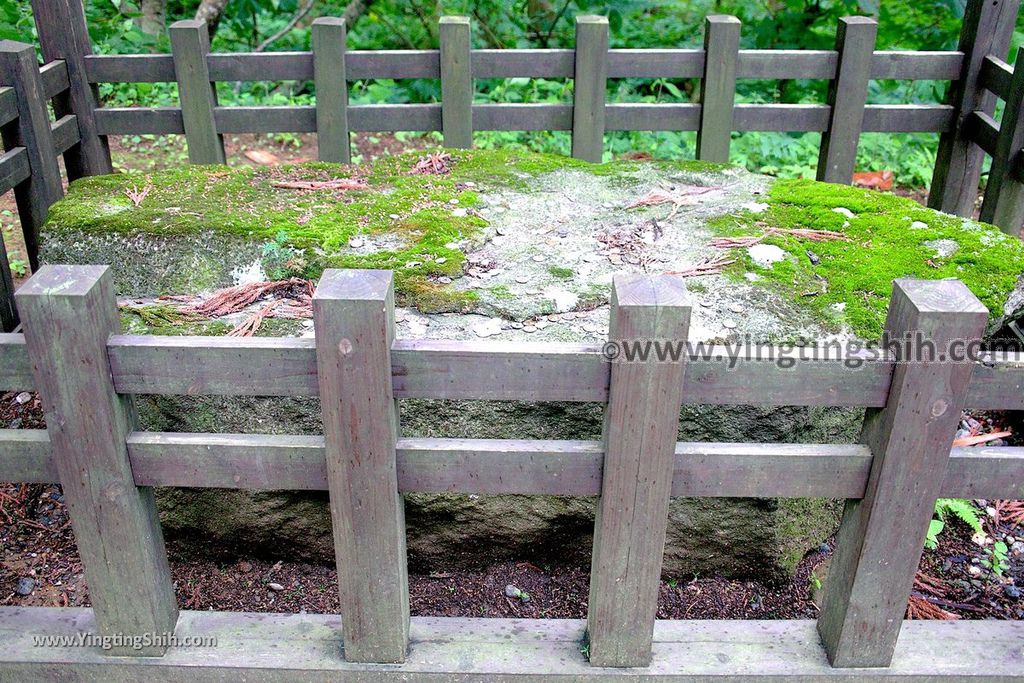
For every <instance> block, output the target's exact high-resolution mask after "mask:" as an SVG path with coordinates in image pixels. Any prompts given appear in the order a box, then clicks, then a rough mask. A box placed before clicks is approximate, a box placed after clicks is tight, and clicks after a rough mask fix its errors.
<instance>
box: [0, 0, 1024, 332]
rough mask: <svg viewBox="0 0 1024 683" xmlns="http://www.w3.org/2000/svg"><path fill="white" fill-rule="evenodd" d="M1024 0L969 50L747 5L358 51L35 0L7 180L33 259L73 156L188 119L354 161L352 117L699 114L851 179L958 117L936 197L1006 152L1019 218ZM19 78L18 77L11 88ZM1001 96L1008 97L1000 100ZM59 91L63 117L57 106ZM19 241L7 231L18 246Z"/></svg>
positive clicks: (968, 207)
mask: <svg viewBox="0 0 1024 683" xmlns="http://www.w3.org/2000/svg"><path fill="white" fill-rule="evenodd" d="M1018 4H1019V2H1018V1H1017V0H969V2H968V3H967V9H966V14H965V17H964V24H963V29H962V32H961V38H960V45H959V48H958V50H956V51H954V52H898V51H876V50H875V49H874V47H875V32H876V24H875V22H874V20H872V19H869V18H866V17H847V18H844V19H842V20H841V21H840V23H839V27H838V31H837V33H836V47H835V49H834V50H740V49H739V37H740V28H741V27H740V23H739V21H738V20H737V19H736V18H735V17H727V16H711V17H708V18H707V21H706V27H705V41H704V43H705V44H704V48H703V49H642V50H633V49H608V23H607V21H606V19H605V18H603V17H594V16H586V17H578V18H577V22H576V49H568V50H477V49H472V47H471V40H470V32H471V24H470V21H469V20H468V19H466V18H464V17H444V18H442V19H441V23H440V27H439V35H440V49H438V50H400V51H387V50H382V51H358V50H351V51H350V50H347V49H346V46H345V24H344V22H343V21H342V20H341V19H336V18H329V17H324V18H320V19H317V20H316V21H315V22H314V23H313V37H312V48H313V49H312V51H310V52H276V53H263V52H261V53H248V54H244V53H240V54H213V53H210V47H209V41H208V38H207V34H206V28H205V26H204V25H203V24H202V23H200V22H196V21H179V22H177V23H175V24H174V25H173V26H171V28H170V35H171V44H172V48H173V53H172V54H145V55H94V54H92V46H91V44H90V42H89V37H88V31H87V27H86V23H85V16H84V12H83V9H82V4H81V0H32V9H33V15H34V18H35V21H36V28H37V33H38V35H39V40H40V46H41V49H42V53H43V55H44V57H45V59H46V60H47V63H46V65H45V66H43V67H42V68H41V69H40V68H39V67H38V65H37V64H36V61H35V57H34V52H33V49H32V48H31V47H30V46H28V45H24V44H18V43H12V42H9V41H4V42H2V43H0V62H2V64H3V68H2V69H0V126H2V130H3V142H4V148H5V149H6V154H4V155H3V156H2V157H0V192H6V191H7V190H8V189H11V188H14V190H15V194H16V197H17V200H18V209H19V216H20V218H21V223H22V229H23V231H24V234H25V243H26V246H27V250H28V257H29V261H30V263H31V265H32V267H33V268H35V267H37V265H38V240H39V229H40V226H41V224H42V222H43V221H44V220H45V217H46V212H47V209H48V207H49V206H50V204H52V203H53V202H54V201H55V200H56V199H57V198H59V197H60V196H61V192H62V190H61V181H60V172H59V168H58V165H57V162H56V157H57V156H59V155H61V154H63V156H64V162H65V167H66V169H67V175H68V178H69V179H74V178H77V177H80V176H82V175H92V174H98V173H109V172H110V171H111V163H110V152H109V149H108V146H107V136H108V135H137V134H184V135H185V136H186V139H187V142H188V152H189V160H190V161H191V162H192V163H223V162H224V161H225V157H224V145H223V138H222V136H223V135H224V134H226V133H228V134H230V133H271V132H297V133H303V132H316V133H317V137H318V140H317V142H318V148H319V154H320V158H321V159H322V160H324V161H337V162H347V161H348V160H349V159H350V151H349V145H350V140H351V133H353V132H359V131H441V132H442V133H443V135H444V144H445V145H446V146H450V147H470V146H472V143H473V132H474V131H477V130H513V131H515V130H526V131H538V130H539V131H571V132H572V154H573V156H575V157H577V158H580V159H585V160H588V161H600V159H601V156H602V151H603V149H604V144H603V143H604V135H605V133H606V132H607V131H622V130H631V131H636V130H642V131H697V157H698V158H699V159H703V160H707V161H718V162H726V161H728V160H729V141H730V138H731V135H732V132H733V131H817V132H821V133H822V143H821V152H820V155H819V160H818V171H817V176H818V179H819V180H825V181H830V182H841V183H848V182H850V179H851V175H852V173H853V170H854V161H855V159H856V154H857V143H858V139H859V137H860V134H861V133H862V132H872V131H875V132H933V133H940V134H941V137H940V142H939V149H938V156H937V160H936V165H935V172H934V177H933V181H932V187H931V194H930V196H929V205H930V206H932V207H933V208H936V209H940V210H943V211H947V212H949V213H955V214H958V215H963V216H969V215H971V214H972V212H973V211H974V207H975V202H976V199H977V189H978V182H979V177H980V174H981V169H982V162H983V160H984V156H985V155H986V154H988V155H990V156H991V157H992V171H991V173H990V175H989V180H988V185H987V190H986V194H985V202H984V205H983V207H982V219H983V220H987V221H993V222H995V223H996V224H997V225H999V226H1000V227H1002V228H1003V229H1004V230H1006V231H1007V232H1010V233H1013V234H1017V232H1018V231H1019V229H1020V227H1021V224H1022V223H1024V190H1022V187H1024V184H1022V181H1024V163H1022V161H1021V155H1020V150H1021V148H1022V145H1024V126H1022V125H1021V119H1022V117H1024V108H1022V107H1021V99H1022V97H1024V75H1021V72H1020V70H1018V71H1017V72H1016V73H1015V72H1014V69H1013V68H1012V67H1010V66H1009V65H1007V64H1006V63H1005V62H1004V61H1003V58H1004V57H1005V56H1006V54H1007V51H1008V49H1009V44H1010V36H1011V34H1012V32H1013V27H1014V21H1015V18H1016V15H1017V10H1018ZM513 77H532V78H564V79H572V80H573V84H574V87H573V101H572V103H571V104H569V103H566V104H540V103H505V104H483V103H475V102H474V79H482V78H513ZM375 78H381V79H383V78H389V79H390V78H407V79H440V81H441V102H440V103H437V104H362V105H349V103H348V82H349V81H356V80H363V79H375ZM614 78H693V79H700V95H699V102H667V103H659V104H635V103H609V102H607V101H606V92H607V88H606V84H607V81H608V79H614ZM737 79H769V80H778V79H825V80H828V81H829V90H828V97H827V100H826V102H824V103H822V104H737V103H735V94H736V81H737ZM872 79H902V80H924V79H927V80H944V81H950V83H951V87H950V88H949V94H948V97H947V99H946V102H945V103H942V104H931V105H881V104H867V94H868V83H869V81H870V80H872ZM281 80H299V81H308V80H312V81H313V82H314V84H315V86H316V93H317V100H316V105H315V106H237V107H223V106H220V105H219V104H218V102H217V96H216V89H215V88H214V87H213V85H214V84H215V83H217V82H222V81H281ZM123 82H176V83H177V84H178V92H179V99H180V106H177V107H123V108H122V107H116V108H115V107H101V105H100V102H99V99H98V97H97V95H96V92H97V90H96V87H97V84H100V83H123ZM3 86H6V87H3ZM996 97H998V98H1000V99H1002V100H1004V101H1005V102H1006V106H1005V109H1004V114H1003V116H1002V121H1001V123H1000V122H996V121H995V120H993V118H992V115H993V112H994V105H995V100H996ZM47 101H50V102H52V104H53V111H54V112H55V115H56V117H57V119H56V121H50V119H49V117H48V114H47V106H46V103H47ZM2 249H3V246H2V245H0V250H2ZM0 257H3V258H0V323H2V326H3V327H2V329H4V330H10V329H13V328H14V326H15V325H16V321H17V313H16V311H15V310H14V305H13V302H12V298H11V290H12V285H11V278H10V273H9V272H8V268H7V259H6V257H4V255H3V254H2V253H0Z"/></svg>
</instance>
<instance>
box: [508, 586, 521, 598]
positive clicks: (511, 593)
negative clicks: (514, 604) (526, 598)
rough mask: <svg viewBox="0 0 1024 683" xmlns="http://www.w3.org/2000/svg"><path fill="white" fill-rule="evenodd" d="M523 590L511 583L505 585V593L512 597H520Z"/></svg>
mask: <svg viewBox="0 0 1024 683" xmlns="http://www.w3.org/2000/svg"><path fill="white" fill-rule="evenodd" d="M522 594H523V592H522V591H521V590H519V589H518V588H516V587H515V586H513V585H512V584H511V583H510V584H508V585H507V586H505V595H506V596H507V597H510V598H518V597H519V596H520V595H522Z"/></svg>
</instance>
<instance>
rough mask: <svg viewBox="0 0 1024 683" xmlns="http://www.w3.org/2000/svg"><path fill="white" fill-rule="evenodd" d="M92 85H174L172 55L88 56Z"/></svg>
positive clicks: (88, 74) (89, 76) (88, 68)
mask: <svg viewBox="0 0 1024 683" xmlns="http://www.w3.org/2000/svg"><path fill="white" fill-rule="evenodd" d="M84 63H85V75H86V78H87V79H88V80H89V82H90V83H172V82H174V81H175V80H176V77H175V75H174V57H173V56H172V55H86V57H85V59H84Z"/></svg>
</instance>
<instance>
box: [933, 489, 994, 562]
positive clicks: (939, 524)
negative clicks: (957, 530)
mask: <svg viewBox="0 0 1024 683" xmlns="http://www.w3.org/2000/svg"><path fill="white" fill-rule="evenodd" d="M950 515H952V516H953V517H956V518H957V519H959V520H960V521H962V522H963V523H964V524H966V525H967V526H969V527H971V530H972V531H973V532H974V533H976V534H980V533H982V532H983V529H982V526H981V517H980V516H979V515H978V511H977V509H975V507H974V505H973V504H972V503H971V501H969V500H963V499H960V498H939V499H938V500H936V501H935V518H934V519H932V521H931V523H930V524H929V525H928V534H927V535H926V536H925V539H924V547H926V548H928V549H929V550H934V549H935V548H936V547H937V546H938V544H939V534H941V533H942V530H943V529H945V528H946V521H947V520H948V519H949V517H950Z"/></svg>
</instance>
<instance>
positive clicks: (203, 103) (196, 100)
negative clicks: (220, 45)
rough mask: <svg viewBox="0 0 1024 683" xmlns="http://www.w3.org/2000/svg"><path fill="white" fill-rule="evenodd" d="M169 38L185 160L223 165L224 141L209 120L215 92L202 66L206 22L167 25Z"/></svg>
mask: <svg viewBox="0 0 1024 683" xmlns="http://www.w3.org/2000/svg"><path fill="white" fill-rule="evenodd" d="M170 34H171V49H172V51H173V54H174V75H175V79H176V80H177V82H178V99H179V100H180V101H181V119H182V124H183V125H184V127H185V138H186V140H187V142H188V160H189V162H190V163H193V164H223V163H224V139H223V137H222V136H221V135H220V133H219V132H218V130H217V125H216V123H215V122H214V119H213V110H214V108H215V107H216V106H217V91H216V89H215V88H214V87H213V83H212V82H211V80H212V79H211V78H210V71H209V68H208V67H207V65H206V55H207V54H209V52H210V37H209V34H208V33H207V30H206V22H204V21H197V20H193V19H187V20H184V21H176V22H174V23H173V24H171V29H170Z"/></svg>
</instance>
